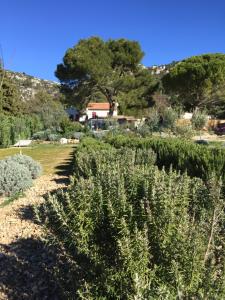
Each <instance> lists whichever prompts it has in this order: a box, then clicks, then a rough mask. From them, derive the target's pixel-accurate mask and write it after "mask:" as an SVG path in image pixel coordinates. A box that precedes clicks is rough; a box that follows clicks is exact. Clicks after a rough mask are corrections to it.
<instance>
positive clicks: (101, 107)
mask: <svg viewBox="0 0 225 300" xmlns="http://www.w3.org/2000/svg"><path fill="white" fill-rule="evenodd" d="M87 108H88V109H94V110H109V108H110V105H109V103H108V102H104V103H96V102H90V103H88V106H87Z"/></svg>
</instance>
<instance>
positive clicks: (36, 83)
mask: <svg viewBox="0 0 225 300" xmlns="http://www.w3.org/2000/svg"><path fill="white" fill-rule="evenodd" d="M6 73H7V75H8V77H9V78H11V79H12V80H13V82H14V83H15V84H16V86H17V87H18V88H19V90H20V92H21V95H22V99H23V100H24V101H29V100H30V99H32V98H33V97H34V96H35V94H36V93H37V92H39V91H45V92H47V93H49V94H51V95H53V96H56V95H58V94H59V86H60V85H59V83H57V82H54V81H50V80H44V79H40V78H36V77H34V76H31V75H27V74H25V73H19V72H13V71H9V70H7V71H6Z"/></svg>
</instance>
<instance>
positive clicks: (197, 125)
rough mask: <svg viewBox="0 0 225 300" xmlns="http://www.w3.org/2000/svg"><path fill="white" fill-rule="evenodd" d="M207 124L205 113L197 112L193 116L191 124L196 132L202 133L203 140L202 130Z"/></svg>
mask: <svg viewBox="0 0 225 300" xmlns="http://www.w3.org/2000/svg"><path fill="white" fill-rule="evenodd" d="M206 123H207V115H206V113H205V112H204V111H198V110H196V111H195V112H194V114H193V116H192V119H191V124H192V126H193V128H194V129H195V130H199V131H200V139H201V130H202V129H203V128H204V127H205V125H206Z"/></svg>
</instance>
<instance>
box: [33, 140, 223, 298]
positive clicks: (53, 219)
mask: <svg viewBox="0 0 225 300" xmlns="http://www.w3.org/2000/svg"><path fill="white" fill-rule="evenodd" d="M123 146H124V145H123ZM139 148H140V149H138V150H135V149H134V150H132V149H128V148H127V147H126V148H121V149H118V150H116V149H114V148H113V147H111V146H110V145H107V144H104V143H101V142H94V141H93V140H91V139H89V140H88V141H87V140H84V144H82V143H81V145H80V146H79V147H78V150H77V152H76V159H75V174H74V176H73V180H72V182H71V186H70V188H69V190H68V191H67V192H61V193H58V194H55V195H51V196H49V197H48V198H47V200H46V202H45V204H44V209H42V213H39V217H40V218H41V220H42V222H45V225H46V226H47V228H48V229H50V230H51V232H52V233H54V237H55V242H57V243H61V244H62V245H63V247H64V249H65V252H66V254H67V255H68V257H70V261H71V262H73V263H72V264H71V270H69V274H70V278H69V280H66V281H67V282H64V284H65V285H64V292H65V294H64V297H66V298H67V299H223V298H224V297H225V273H224V271H225V270H224V266H225V247H224V246H225V240H224V236H225V235H224V233H225V232H224V228H225V227H224V225H225V218H224V199H223V197H222V194H221V183H220V182H218V181H217V180H216V179H215V178H214V177H212V178H210V180H208V181H207V184H205V183H204V182H203V181H202V180H201V179H200V178H191V177H189V176H188V175H187V174H186V173H184V174H180V173H179V172H176V171H173V170H172V169H170V170H169V171H168V172H166V171H165V170H164V168H162V170H159V169H158V168H157V167H156V166H154V165H153V163H154V159H153V160H151V158H150V160H149V157H154V153H153V152H152V151H151V150H149V149H147V150H146V149H144V147H143V149H141V148H142V147H139ZM157 155H158V153H157ZM157 159H158V158H157Z"/></svg>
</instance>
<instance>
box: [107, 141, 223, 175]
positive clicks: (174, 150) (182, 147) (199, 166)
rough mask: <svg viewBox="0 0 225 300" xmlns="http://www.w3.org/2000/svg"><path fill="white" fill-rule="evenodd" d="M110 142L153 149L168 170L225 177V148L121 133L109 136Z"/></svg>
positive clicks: (159, 165) (158, 159) (119, 145)
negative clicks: (127, 135) (171, 167)
mask: <svg viewBox="0 0 225 300" xmlns="http://www.w3.org/2000/svg"><path fill="white" fill-rule="evenodd" d="M106 141H107V142H108V143H110V144H111V145H113V146H114V147H116V148H121V147H125V146H126V147H129V148H133V149H136V148H145V149H152V150H153V151H154V152H155V153H156V155H157V159H156V165H157V166H158V167H159V168H162V167H165V168H166V169H167V170H168V169H169V168H170V166H171V165H172V166H173V168H174V169H176V170H178V171H181V172H185V171H187V173H188V175H190V176H192V177H200V178H202V179H204V180H206V179H207V178H209V177H210V176H211V174H212V173H214V174H215V175H216V176H217V177H218V178H220V177H223V178H225V150H224V149H218V148H206V147H202V146H200V145H197V144H194V143H193V142H189V141H185V140H180V139H177V138H172V139H171V138H157V137H153V138H141V139H140V138H137V137H130V138H128V137H126V136H123V135H117V136H115V137H108V138H106Z"/></svg>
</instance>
